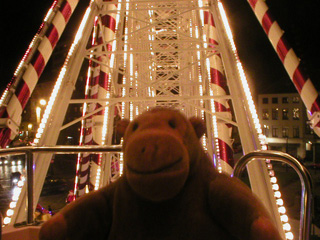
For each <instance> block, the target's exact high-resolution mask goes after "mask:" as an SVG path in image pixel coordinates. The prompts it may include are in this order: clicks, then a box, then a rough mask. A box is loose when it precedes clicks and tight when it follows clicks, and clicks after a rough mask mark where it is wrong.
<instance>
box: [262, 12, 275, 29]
mask: <svg viewBox="0 0 320 240" xmlns="http://www.w3.org/2000/svg"><path fill="white" fill-rule="evenodd" d="M273 23H274V19H273V17H272V15H271V14H270V10H269V9H268V10H267V12H266V13H265V14H264V16H263V18H262V22H261V25H262V27H263V29H264V31H265V32H266V34H267V35H268V34H269V30H270V28H271V26H272V24H273Z"/></svg>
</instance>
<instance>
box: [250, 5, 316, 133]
mask: <svg viewBox="0 0 320 240" xmlns="http://www.w3.org/2000/svg"><path fill="white" fill-rule="evenodd" d="M248 2H249V4H250V6H251V8H252V9H253V11H254V13H255V15H256V17H257V18H258V20H259V22H260V24H261V26H262V28H263V29H264V31H265V33H266V34H267V35H268V38H269V40H270V42H271V44H272V46H273V47H274V49H275V51H276V52H277V54H278V56H279V58H280V60H281V61H282V63H283V65H284V67H285V69H286V71H287V73H288V74H289V76H290V78H291V80H292V82H293V84H294V86H295V87H296V89H297V91H298V92H299V94H300V96H301V99H302V101H303V102H304V104H305V106H306V108H307V109H308V111H309V114H310V115H311V116H312V115H313V114H315V113H316V112H319V111H320V98H319V94H318V92H317V90H316V89H315V87H314V85H313V83H312V82H311V80H310V78H309V77H308V76H307V75H306V74H305V73H304V72H303V70H302V67H301V65H300V60H299V59H298V57H297V56H296V54H295V52H294V51H293V49H292V48H291V47H290V45H289V44H288V42H287V41H286V39H285V37H284V32H283V30H282V29H281V28H280V26H279V25H278V23H277V22H276V21H275V20H274V18H273V17H272V15H271V14H270V10H269V8H268V6H267V5H266V3H265V2H264V1H263V0H248ZM318 121H319V120H318ZM314 126H315V127H314V128H315V129H314V130H315V132H316V133H317V134H318V135H319V134H320V129H319V127H320V123H319V122H316V123H315V124H314Z"/></svg>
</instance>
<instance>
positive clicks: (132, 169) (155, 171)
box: [126, 157, 183, 175]
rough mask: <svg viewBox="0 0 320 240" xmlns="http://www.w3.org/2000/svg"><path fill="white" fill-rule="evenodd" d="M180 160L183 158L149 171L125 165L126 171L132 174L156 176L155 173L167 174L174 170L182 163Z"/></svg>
mask: <svg viewBox="0 0 320 240" xmlns="http://www.w3.org/2000/svg"><path fill="white" fill-rule="evenodd" d="M182 160H183V157H180V158H178V159H177V160H176V161H174V162H172V163H170V164H168V165H165V166H162V167H160V168H157V169H154V170H149V171H148V170H138V169H135V168H134V167H132V166H130V164H128V163H127V164H126V165H127V168H128V170H129V171H131V172H132V173H135V174H140V175H149V174H157V173H164V172H167V171H168V170H170V169H171V168H174V167H175V166H176V165H178V164H179V163H180V162H182Z"/></svg>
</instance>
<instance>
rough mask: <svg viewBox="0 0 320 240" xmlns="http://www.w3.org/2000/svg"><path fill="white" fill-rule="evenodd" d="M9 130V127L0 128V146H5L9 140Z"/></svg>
mask: <svg viewBox="0 0 320 240" xmlns="http://www.w3.org/2000/svg"><path fill="white" fill-rule="evenodd" d="M10 136H11V130H10V129H9V128H2V129H1V130H0V146H1V148H5V147H6V146H7V145H8V144H9V143H10V142H11V140H10Z"/></svg>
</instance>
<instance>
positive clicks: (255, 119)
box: [218, 0, 293, 240]
mask: <svg viewBox="0 0 320 240" xmlns="http://www.w3.org/2000/svg"><path fill="white" fill-rule="evenodd" d="M218 8H219V11H220V15H221V18H222V22H223V24H224V28H225V30H226V33H227V36H228V39H229V42H230V45H231V48H232V51H233V53H234V56H235V59H236V62H237V68H238V72H239V75H240V79H241V83H242V87H243V89H244V91H245V95H246V98H247V102H248V104H249V108H250V113H251V116H252V119H253V122H254V125H255V128H256V131H257V133H258V135H259V141H260V144H261V148H262V149H263V150H265V149H266V147H267V146H266V144H265V142H264V140H265V137H264V136H263V135H262V130H261V125H260V123H259V118H258V114H257V111H256V108H255V105H254V102H253V99H252V95H251V91H250V88H249V85H248V81H247V78H246V76H245V73H244V70H243V67H242V64H241V62H240V59H239V56H238V53H237V49H236V45H235V43H234V40H233V35H232V31H231V28H230V26H229V23H228V19H227V16H226V13H225V11H224V8H223V5H222V3H221V2H220V1H219V0H218ZM266 163H267V167H268V169H269V175H270V177H271V178H270V181H271V184H272V189H273V191H274V196H275V198H276V203H277V205H278V211H279V214H280V219H281V221H282V223H283V229H284V230H285V231H286V234H285V235H286V239H288V240H291V239H293V234H292V232H290V229H291V226H290V224H289V223H288V222H287V221H283V220H288V216H287V215H286V214H285V213H286V209H285V207H284V206H283V200H282V199H281V192H280V191H279V185H278V184H277V183H276V182H277V179H276V177H275V176H274V171H273V170H272V165H271V163H270V161H266Z"/></svg>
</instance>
